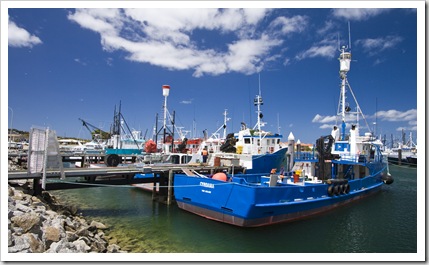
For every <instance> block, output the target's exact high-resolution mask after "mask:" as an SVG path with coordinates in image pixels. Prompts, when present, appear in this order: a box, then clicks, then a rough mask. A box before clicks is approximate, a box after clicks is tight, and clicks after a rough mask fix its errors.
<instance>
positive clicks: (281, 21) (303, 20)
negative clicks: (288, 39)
mask: <svg viewBox="0 0 429 265" xmlns="http://www.w3.org/2000/svg"><path fill="white" fill-rule="evenodd" d="M307 25H308V17H306V16H299V15H298V16H293V17H290V18H288V17H283V16H281V17H277V18H276V19H275V20H274V21H273V22H271V24H270V28H271V29H275V28H279V29H280V30H279V32H280V33H281V34H283V35H287V34H289V33H293V32H302V31H304V30H305V28H306V27H307Z"/></svg>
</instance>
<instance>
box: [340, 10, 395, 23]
mask: <svg viewBox="0 0 429 265" xmlns="http://www.w3.org/2000/svg"><path fill="white" fill-rule="evenodd" d="M387 11H389V9H387V8H380V9H377V8H337V9H333V10H332V14H333V15H334V17H337V18H345V19H347V20H355V21H360V20H367V19H369V18H371V17H374V16H377V15H379V14H381V13H383V12H387Z"/></svg>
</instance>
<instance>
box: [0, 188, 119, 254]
mask: <svg viewBox="0 0 429 265" xmlns="http://www.w3.org/2000/svg"><path fill="white" fill-rule="evenodd" d="M31 186H32V183H30V182H29V181H25V182H23V181H17V182H9V183H8V252H9V253H127V251H123V250H121V247H120V246H118V245H117V244H114V243H113V244H111V243H110V241H114V242H117V240H115V239H114V238H112V237H110V236H106V235H105V233H104V232H105V231H107V230H109V227H107V226H106V225H104V224H103V223H101V222H97V221H95V220H90V219H89V218H87V217H84V216H82V215H81V214H78V213H77V210H78V209H77V208H76V207H75V206H68V205H65V204H63V203H61V202H59V200H58V199H57V198H56V197H55V196H53V195H51V194H50V193H49V192H46V191H43V192H42V194H41V195H38V196H33V195H32V192H31V191H32V190H31V188H29V187H31Z"/></svg>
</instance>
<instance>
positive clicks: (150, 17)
mask: <svg viewBox="0 0 429 265" xmlns="http://www.w3.org/2000/svg"><path fill="white" fill-rule="evenodd" d="M3 3H4V2H2V4H3ZM179 3H180V2H179ZM319 3H320V2H319ZM319 3H318V4H316V5H314V7H318V8H308V6H309V4H308V2H307V4H299V5H298V6H296V5H294V6H292V7H298V8H287V7H288V6H287V4H286V3H283V4H281V5H280V7H284V8H278V6H269V5H268V4H265V5H266V6H264V5H263V4H261V2H255V3H253V4H254V5H255V6H254V7H258V8H247V9H233V8H230V7H237V4H236V5H230V6H229V5H227V4H224V6H226V7H228V8H225V9H216V8H201V9H195V8H193V9H192V8H181V7H182V6H183V5H180V4H177V2H175V3H174V4H172V5H171V7H172V8H167V9H165V8H157V7H159V6H156V5H153V6H151V5H149V7H147V6H146V5H142V4H141V3H140V5H136V6H132V7H134V8H128V7H130V5H129V4H128V5H126V7H127V8H126V9H94V8H83V9H75V8H68V7H69V6H72V5H70V4H69V5H66V4H63V5H57V6H54V5H53V6H47V7H55V8H35V7H37V6H36V4H32V5H31V6H25V5H23V4H20V3H19V2H18V3H13V4H12V3H11V2H9V3H7V4H9V6H8V7H9V8H8V9H6V10H4V8H2V32H4V29H5V28H6V29H7V30H8V43H7V47H8V48H7V50H6V49H4V47H2V58H4V57H3V55H4V53H7V56H8V57H7V58H8V64H7V76H6V77H7V81H8V82H7V83H6V87H7V93H8V94H7V104H8V109H7V110H6V109H5V108H3V109H2V111H4V112H6V111H7V112H8V117H9V119H8V124H7V126H10V125H11V123H12V124H13V125H12V126H13V128H17V129H20V130H26V131H28V130H30V128H31V127H32V126H39V127H49V128H51V129H54V130H56V132H57V135H58V136H62V137H81V138H90V135H89V133H88V131H87V130H86V129H85V128H84V127H83V126H82V124H81V122H80V121H79V120H78V118H82V119H84V120H86V121H87V122H89V123H92V124H93V125H95V126H97V127H99V128H102V129H105V130H109V128H110V124H111V122H112V120H113V111H114V107H115V105H116V106H117V105H118V104H119V102H120V101H121V102H122V113H123V115H124V117H125V119H126V121H127V123H128V125H130V127H132V128H135V129H138V130H142V131H143V133H144V132H145V131H146V130H148V133H147V136H148V137H150V136H152V128H153V126H154V122H155V115H156V113H159V114H160V115H161V113H162V104H163V99H164V98H163V96H162V85H164V84H168V85H170V87H171V91H170V96H169V97H168V109H169V110H170V112H172V111H175V112H176V123H177V125H178V126H180V127H183V130H187V131H190V132H189V133H188V135H187V137H191V136H202V131H203V130H204V129H207V130H208V132H209V133H213V132H214V131H215V130H216V129H217V128H218V127H219V126H221V124H222V122H223V116H222V113H223V112H224V110H225V109H227V110H228V113H229V115H228V116H229V117H230V118H231V121H230V122H228V131H229V132H232V131H237V130H238V129H239V128H240V123H241V122H245V123H246V124H248V125H250V126H253V125H254V124H255V122H256V113H255V108H254V106H253V99H254V97H255V96H256V95H257V94H258V89H259V78H260V88H261V91H262V98H263V100H264V105H263V106H262V111H263V114H264V118H263V119H264V121H265V122H267V125H266V126H265V127H264V129H265V130H270V131H273V132H278V130H280V132H281V133H282V134H283V136H284V138H283V140H284V141H286V140H287V136H288V135H289V133H290V132H292V133H293V134H294V136H295V138H296V139H300V140H301V142H305V143H314V142H315V140H316V138H318V137H320V136H322V135H327V134H329V133H330V130H331V128H332V126H333V125H334V124H335V119H334V118H333V117H334V116H335V115H336V112H337V105H338V98H339V95H340V93H339V92H340V87H339V84H340V78H339V74H338V72H339V62H338V56H339V51H338V39H339V41H340V44H341V45H348V44H349V43H348V42H349V41H348V38H349V36H348V22H350V28H351V46H352V49H351V52H352V58H353V60H352V62H351V70H350V72H349V73H348V81H349V83H350V85H351V87H352V89H353V92H354V94H355V96H356V97H357V100H358V102H359V104H360V107H361V109H362V110H363V112H364V114H365V116H366V118H367V121H368V123H369V124H370V125H371V129H374V125H373V124H374V122H375V117H377V126H376V130H377V131H376V133H377V134H378V135H380V134H381V135H386V136H387V138H388V140H390V135H391V134H393V135H394V137H395V138H398V137H400V132H401V130H402V129H404V130H405V132H406V133H407V136H408V134H409V133H410V132H412V133H413V137H414V141H415V142H417V101H418V100H417V99H418V97H419V98H420V99H421V98H424V87H422V86H421V85H422V82H421V81H419V82H418V78H417V72H418V71H421V70H422V69H418V67H417V66H418V64H417V63H418V61H417V54H418V53H417V51H418V46H417V43H418V41H417V37H418V34H417V32H418V28H417V25H419V26H422V24H421V23H418V20H419V21H423V22H424V17H423V19H422V18H421V17H419V18H418V14H419V15H421V14H422V13H418V12H417V8H416V7H417V6H418V7H424V2H423V1H420V2H419V3H418V4H416V2H408V3H409V4H407V3H403V2H382V3H380V2H376V3H375V4H374V3H371V2H362V4H361V5H360V6H359V7H360V8H358V9H356V8H340V7H343V6H338V3H335V2H334V3H332V2H330V3H327V4H325V5H323V2H322V4H319ZM398 3H399V4H398ZM74 5H79V3H77V4H76V3H75V4H74ZM94 5H95V4H94ZM94 5H91V7H93V6H94ZM158 5H159V3H158ZM238 5H243V2H238ZM364 5H365V6H364ZM369 5H371V6H369ZM18 6H19V7H22V8H15V7H18ZM95 6H96V7H105V6H98V4H97V5H95ZM116 6H119V7H121V5H119V4H117V5H116ZM123 6H124V7H125V5H123ZM312 6H313V5H312ZM331 6H332V7H333V8H320V7H331ZM28 7H29V8H28ZM42 7H43V6H42ZM72 7H76V6H72ZM83 7H85V6H83ZM164 7H165V6H164ZM203 7H204V6H203ZM209 7H212V6H209ZM261 7H267V8H266V9H264V8H261ZM272 7H275V8H272ZM366 7H383V8H382V9H377V8H366ZM385 7H388V8H385ZM421 11H422V9H421V8H419V12H421ZM5 12H6V13H5ZM5 15H6V17H7V15H8V21H6V19H7V18H5ZM423 16H424V14H423ZM5 23H6V24H7V25H5ZM419 33H420V34H423V38H424V31H423V32H422V30H421V28H419ZM2 35H3V36H4V34H3V33H2ZM3 39H4V38H3ZM2 41H4V40H2ZM2 44H4V42H3V43H2ZM2 46H3V45H2ZM419 51H422V52H424V46H423V45H420V46H419ZM419 54H420V53H419ZM419 60H420V61H419V66H422V62H424V58H419ZM423 67H424V63H423ZM4 73H5V72H4V71H3V70H2V79H3V80H4V78H5V76H4ZM419 78H420V80H423V85H424V79H423V78H424V77H423V76H419ZM2 85H3V89H2V98H4V97H5V94H4V93H5V90H4V84H2ZM418 86H419V89H418ZM418 91H419V93H418ZM422 93H423V94H422ZM350 99H351V97H350ZM420 102H421V101H420ZM423 104H424V101H423ZM419 106H420V109H421V110H422V108H423V107H424V105H419ZM423 115H424V114H423ZM12 116H13V119H12ZM419 119H421V121H422V122H424V117H422V116H419ZM421 124H422V123H421ZM363 125H364V123H363V122H362V123H361V133H363V132H365V131H366V129H365V127H364V126H363ZM2 126H4V125H2ZM7 126H6V127H7ZM279 127H280V128H279ZM421 140H422V141H423V139H421Z"/></svg>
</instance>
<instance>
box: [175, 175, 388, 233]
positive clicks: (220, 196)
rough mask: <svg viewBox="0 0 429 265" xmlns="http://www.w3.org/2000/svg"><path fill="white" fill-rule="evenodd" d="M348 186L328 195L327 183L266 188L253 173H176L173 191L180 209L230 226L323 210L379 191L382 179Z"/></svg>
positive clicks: (371, 178) (260, 223)
mask: <svg viewBox="0 0 429 265" xmlns="http://www.w3.org/2000/svg"><path fill="white" fill-rule="evenodd" d="M262 178H263V177H262ZM252 182H253V183H256V182H258V184H252ZM348 185H349V187H350V190H349V192H348V193H345V192H344V193H341V194H338V195H331V196H330V195H329V192H328V188H329V186H330V185H328V184H310V183H305V185H303V186H302V185H295V184H285V183H278V184H277V186H272V187H269V186H268V184H266V183H264V181H261V175H257V174H252V175H250V174H243V175H235V176H234V177H233V180H232V181H229V182H223V181H219V180H215V179H211V178H199V177H192V176H191V177H190V176H186V175H177V174H176V175H175V177H174V186H175V189H174V194H175V199H176V201H177V204H178V206H179V208H181V209H183V210H186V211H189V212H192V213H195V214H198V215H201V216H203V217H206V218H209V219H213V220H216V221H220V222H224V223H228V224H232V225H237V226H243V227H254V226H263V225H271V224H276V223H281V222H288V221H294V220H297V219H301V218H305V217H308V216H311V215H315V214H319V213H324V212H326V211H328V210H330V209H333V208H335V207H338V206H340V205H344V204H347V203H350V202H352V201H355V200H358V199H361V198H363V197H365V196H368V195H370V194H372V193H374V192H377V191H379V190H380V189H381V186H382V185H383V182H382V180H381V176H380V175H375V176H369V177H365V178H362V179H357V180H350V181H348Z"/></svg>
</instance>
